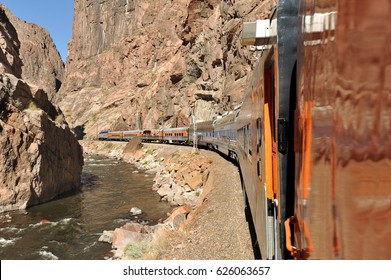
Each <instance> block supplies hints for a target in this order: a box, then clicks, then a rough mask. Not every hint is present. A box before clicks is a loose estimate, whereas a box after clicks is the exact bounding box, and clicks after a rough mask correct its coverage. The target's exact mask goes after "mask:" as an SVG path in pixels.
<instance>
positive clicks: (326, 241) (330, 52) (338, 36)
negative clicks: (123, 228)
mask: <svg viewBox="0 0 391 280" xmlns="http://www.w3.org/2000/svg"><path fill="white" fill-rule="evenodd" d="M242 33H243V35H242V42H243V44H244V45H250V46H251V47H250V49H251V50H253V51H254V52H255V53H256V54H258V59H257V62H256V63H255V65H254V70H253V72H252V74H251V75H250V76H249V79H248V83H247V85H246V89H245V90H246V92H245V96H244V99H243V101H242V103H241V104H240V105H238V106H237V107H236V108H235V109H234V110H232V111H230V112H227V113H225V114H224V115H222V116H220V117H218V118H215V119H213V120H210V121H205V122H200V123H195V124H192V125H190V126H189V127H182V128H169V129H161V130H156V131H151V130H137V131H103V132H102V133H100V134H99V138H100V139H101V140H107V139H113V140H129V139H131V138H132V137H134V136H138V137H141V138H142V140H143V141H156V142H162V143H175V144H197V145H198V146H201V147H207V148H209V149H213V150H216V151H219V152H220V153H222V154H225V155H226V156H227V157H230V158H231V159H233V160H234V161H235V162H237V164H238V166H239V168H240V171H241V174H242V184H243V194H244V197H245V201H246V209H248V211H249V213H250V217H251V219H252V223H253V227H254V231H255V236H256V238H255V240H254V246H257V247H258V248H259V252H260V257H261V258H262V259H292V258H294V259H327V260H333V259H351V260H352V259H353V260H358V259H391V250H390V248H391V222H390V218H391V172H390V170H391V47H390V43H389V42H391V1H389V0H379V1H372V0H360V1H355V0H279V1H277V4H276V7H275V9H274V10H273V12H272V13H271V15H270V17H269V18H268V19H263V20H257V21H256V22H248V23H244V24H243V32H242Z"/></svg>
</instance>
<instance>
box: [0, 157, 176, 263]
mask: <svg viewBox="0 0 391 280" xmlns="http://www.w3.org/2000/svg"><path fill="white" fill-rule="evenodd" d="M135 172H137V171H136V168H135V167H134V166H132V165H130V164H127V163H124V162H122V161H118V160H115V159H109V158H105V157H102V156H87V157H86V159H85V166H84V168H83V175H82V188H81V191H79V192H77V193H74V194H69V195H67V196H63V197H61V198H59V199H56V200H54V201H51V202H48V203H45V204H42V205H38V206H34V207H31V208H28V209H26V210H23V211H13V212H9V213H3V214H2V215H3V218H2V219H1V221H0V259H2V260H5V259H11V260H18V259H25V260H28V259H35V260H41V259H65V260H67V259H68V260H99V259H104V258H105V257H107V256H108V253H109V251H110V250H111V245H110V244H107V243H102V242H98V238H99V236H100V235H101V233H102V232H103V230H114V229H115V228H116V227H120V226H121V225H123V224H125V223H126V222H127V221H130V219H131V218H130V215H129V211H130V209H131V208H132V207H138V208H140V209H142V210H143V212H144V214H143V215H141V216H140V218H141V219H142V220H144V221H147V222H149V224H156V223H157V222H158V221H159V219H162V218H165V217H167V216H166V213H167V212H170V210H171V209H172V208H171V207H170V206H169V205H168V204H167V203H165V202H160V201H159V200H160V196H159V195H158V194H157V193H156V192H154V191H152V189H151V186H152V184H153V177H154V175H153V174H148V173H145V172H143V171H140V172H139V173H135ZM5 214H8V215H10V216H11V218H10V219H6V218H4V215H5Z"/></svg>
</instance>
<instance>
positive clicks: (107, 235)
mask: <svg viewBox="0 0 391 280" xmlns="http://www.w3.org/2000/svg"><path fill="white" fill-rule="evenodd" d="M113 234H114V231H113V230H104V231H103V233H102V235H101V236H100V237H99V239H98V241H99V242H106V243H110V244H111V243H112V242H113Z"/></svg>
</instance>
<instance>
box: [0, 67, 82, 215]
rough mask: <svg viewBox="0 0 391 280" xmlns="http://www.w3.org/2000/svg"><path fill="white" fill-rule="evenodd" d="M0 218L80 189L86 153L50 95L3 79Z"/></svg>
mask: <svg viewBox="0 0 391 280" xmlns="http://www.w3.org/2000/svg"><path fill="white" fill-rule="evenodd" d="M0 107H1V108H3V109H2V111H1V113H0V147H1V154H0V182H1V185H0V205H1V206H0V212H2V211H9V210H14V209H24V208H27V207H29V206H32V205H36V204H40V203H43V202H47V201H49V200H52V199H54V198H55V197H57V196H58V195H60V194H62V193H65V192H68V191H71V190H76V189H78V188H79V187H80V179H81V171H82V166H83V153H82V149H81V146H80V144H79V143H78V141H77V140H76V138H75V136H74V135H73V133H72V132H71V130H70V129H69V127H68V125H67V124H66V123H65V121H64V119H65V118H64V116H63V115H62V113H61V111H60V110H59V109H58V108H57V107H55V106H54V105H53V104H51V103H50V102H49V100H48V98H47V96H46V93H45V92H43V91H42V90H41V89H37V88H35V87H30V86H29V85H28V84H26V83H25V82H24V81H23V80H20V79H18V78H16V77H15V76H13V75H11V74H0Z"/></svg>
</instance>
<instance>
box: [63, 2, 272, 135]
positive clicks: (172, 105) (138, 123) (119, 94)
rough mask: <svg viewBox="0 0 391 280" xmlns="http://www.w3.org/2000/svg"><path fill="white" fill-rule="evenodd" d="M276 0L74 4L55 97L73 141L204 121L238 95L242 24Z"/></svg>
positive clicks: (244, 59)
mask: <svg viewBox="0 0 391 280" xmlns="http://www.w3.org/2000/svg"><path fill="white" fill-rule="evenodd" d="M275 2H276V1H275V0H264V1H259V0H258V1H256V0H242V1H233V0H231V1H228V0H225V1H218V0H145V1H136V0H115V1H114V0H99V1H95V0H94V1H93V0H75V7H74V9H75V17H74V23H73V36H72V40H71V41H70V44H69V56H68V59H67V62H66V74H65V80H64V83H63V86H62V88H61V90H60V93H59V95H58V96H57V99H56V102H59V104H60V106H61V108H62V110H63V112H64V114H65V116H66V118H67V120H68V122H69V123H70V125H72V126H73V127H74V128H75V130H76V131H77V132H78V134H79V137H84V136H87V137H94V136H95V135H96V134H97V133H98V132H99V131H100V130H103V129H111V130H115V129H142V128H144V129H145V128H149V129H151V128H161V127H180V126H184V125H189V124H190V122H191V119H192V116H193V115H194V117H195V119H196V120H198V121H199V120H210V119H212V118H213V117H214V116H216V115H218V114H221V113H223V112H225V111H227V110H230V109H232V108H233V107H234V106H235V105H237V104H238V103H240V102H241V101H242V98H243V94H244V86H245V83H246V75H247V74H248V73H249V72H251V65H252V63H253V62H254V61H255V56H256V54H254V53H252V52H250V51H249V50H248V49H247V48H246V47H243V46H242V45H241V41H240V39H241V31H242V23H243V21H254V20H256V19H261V18H267V17H268V16H269V14H270V11H271V9H272V7H273V5H274V4H275Z"/></svg>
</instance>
